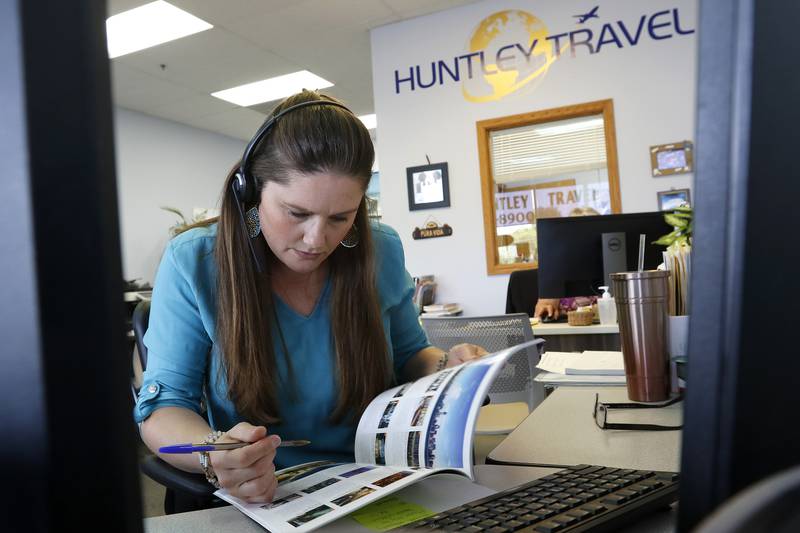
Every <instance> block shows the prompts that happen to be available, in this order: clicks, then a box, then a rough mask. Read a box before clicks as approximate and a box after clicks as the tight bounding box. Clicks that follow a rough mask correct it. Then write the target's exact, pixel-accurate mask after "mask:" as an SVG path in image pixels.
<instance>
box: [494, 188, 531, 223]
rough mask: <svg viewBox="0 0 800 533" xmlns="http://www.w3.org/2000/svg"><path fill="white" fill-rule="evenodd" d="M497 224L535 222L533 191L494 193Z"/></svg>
mask: <svg viewBox="0 0 800 533" xmlns="http://www.w3.org/2000/svg"><path fill="white" fill-rule="evenodd" d="M494 204H495V205H494V214H495V225H496V226H497V227H498V228H501V227H505V226H519V225H521V224H533V221H534V216H533V208H534V206H533V191H531V190H530V189H528V190H525V191H514V192H498V193H495V195H494Z"/></svg>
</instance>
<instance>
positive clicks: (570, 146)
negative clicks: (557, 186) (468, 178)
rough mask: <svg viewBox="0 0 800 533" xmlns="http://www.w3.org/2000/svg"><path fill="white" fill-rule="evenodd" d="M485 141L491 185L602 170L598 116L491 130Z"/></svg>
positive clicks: (603, 153) (602, 141)
mask: <svg viewBox="0 0 800 533" xmlns="http://www.w3.org/2000/svg"><path fill="white" fill-rule="evenodd" d="M489 139H490V142H489V150H490V155H491V160H492V174H493V177H494V181H495V183H509V182H514V181H521V180H530V179H537V178H547V177H551V176H561V175H563V174H567V173H570V172H579V171H585V170H595V169H602V168H606V137H605V131H604V128H603V118H602V116H590V117H579V118H574V119H568V120H560V121H557V122H548V123H545V124H533V125H529V126H522V127H519V128H510V129H505V130H498V131H493V132H491V133H490V137H489Z"/></svg>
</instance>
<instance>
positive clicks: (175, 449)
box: [158, 440, 311, 453]
mask: <svg viewBox="0 0 800 533" xmlns="http://www.w3.org/2000/svg"><path fill="white" fill-rule="evenodd" d="M249 444H252V442H219V443H216V444H205V443H199V444H191V443H187V444H173V445H172V446H162V447H161V448H159V449H158V453H198V452H218V451H221V450H235V449H237V448H243V447H244V446H247V445H249ZM309 444H311V441H310V440H282V441H281V443H280V444H279V445H278V447H279V448H288V447H292V446H307V445H309Z"/></svg>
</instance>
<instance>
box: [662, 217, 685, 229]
mask: <svg viewBox="0 0 800 533" xmlns="http://www.w3.org/2000/svg"><path fill="white" fill-rule="evenodd" d="M664 220H665V221H666V222H667V224H669V225H670V226H673V227H676V228H685V227H687V226H688V225H689V224H688V221H687V220H686V219H684V218H679V217H676V216H675V215H669V214H668V215H664Z"/></svg>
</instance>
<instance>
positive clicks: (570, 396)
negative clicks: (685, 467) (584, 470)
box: [486, 387, 683, 472]
mask: <svg viewBox="0 0 800 533" xmlns="http://www.w3.org/2000/svg"><path fill="white" fill-rule="evenodd" d="M595 393H599V394H600V400H601V401H606V402H628V401H630V400H629V399H628V392H627V389H626V388H625V387H559V388H557V389H556V390H555V391H553V393H552V394H550V395H549V396H548V397H547V398H546V399H545V400H544V401H543V402H542V403H541V404H540V405H539V407H537V408H536V409H535V410H534V411H533V412H532V413H531V414H530V415H529V416H528V417H527V418H526V419H525V420H524V421H523V422H522V423H521V424H520V425H519V426H518V427H517V428H516V429H515V430H514V431H512V432H511V434H510V435H509V436H508V437H506V438H505V439H504V440H503V442H501V443H500V444H499V445H498V446H497V447H496V448H495V449H494V450H492V451H491V452H490V453H489V455H488V456H487V457H486V462H487V464H490V463H529V464H530V463H533V464H537V465H574V464H596V465H604V466H613V467H617V468H636V469H643V470H666V471H669V472H677V471H678V470H679V469H680V446H681V433H682V432H681V431H627V430H622V431H620V430H608V429H607V430H602V429H600V428H598V427H597V425H596V424H595V423H594V420H593V418H592V409H593V407H594V398H595ZM609 416H610V417H613V421H614V422H642V421H643V420H646V421H647V422H649V423H653V424H663V425H679V424H680V423H681V421H682V418H683V406H682V404H681V403H678V404H675V405H671V406H669V407H662V408H660V409H647V410H619V411H617V410H615V411H613V414H612V415H609Z"/></svg>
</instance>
